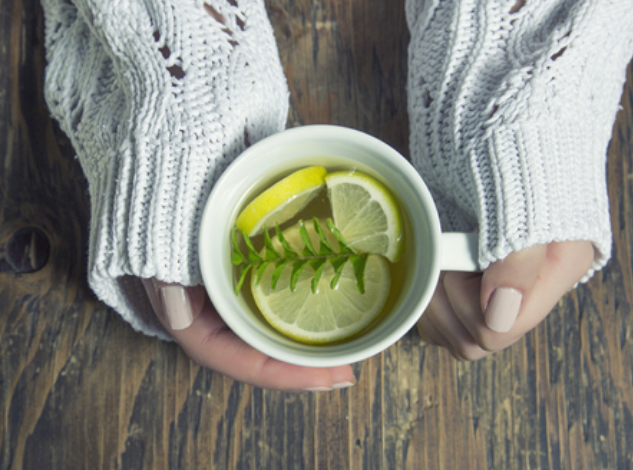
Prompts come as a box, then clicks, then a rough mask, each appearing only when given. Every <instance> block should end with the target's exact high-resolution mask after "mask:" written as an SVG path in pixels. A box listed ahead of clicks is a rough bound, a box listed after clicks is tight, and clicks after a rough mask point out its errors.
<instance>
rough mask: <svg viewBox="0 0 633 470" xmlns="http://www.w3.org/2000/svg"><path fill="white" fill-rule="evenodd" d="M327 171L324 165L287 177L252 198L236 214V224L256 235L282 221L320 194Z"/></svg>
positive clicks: (250, 234)
mask: <svg viewBox="0 0 633 470" xmlns="http://www.w3.org/2000/svg"><path fill="white" fill-rule="evenodd" d="M326 173H327V171H326V169H325V168H323V167H322V166H312V167H308V168H303V169H302V170H298V171H295V172H294V173H292V174H290V175H288V176H286V177H285V178H284V179H282V180H280V181H278V182H277V183H275V184H274V185H272V186H271V187H270V188H268V189H267V190H266V191H264V192H263V193H261V194H260V195H259V196H257V197H256V198H255V199H253V200H252V201H251V202H250V204H248V205H247V206H246V207H245V208H244V210H243V211H242V212H241V213H240V215H239V216H238V217H237V220H236V221H235V225H236V226H237V228H238V229H240V230H241V231H243V232H245V233H246V234H247V235H248V236H249V237H253V236H255V235H257V234H259V233H261V232H262V231H263V228H264V227H274V226H275V224H280V225H281V224H283V223H284V222H286V221H287V220H290V219H291V218H292V217H294V216H295V215H296V214H297V213H299V212H300V211H301V210H302V209H303V208H304V207H305V206H307V205H308V204H309V203H310V201H312V199H314V198H315V197H316V196H317V195H318V194H319V192H320V191H321V189H322V188H323V185H324V183H325V180H324V177H325V175H326Z"/></svg>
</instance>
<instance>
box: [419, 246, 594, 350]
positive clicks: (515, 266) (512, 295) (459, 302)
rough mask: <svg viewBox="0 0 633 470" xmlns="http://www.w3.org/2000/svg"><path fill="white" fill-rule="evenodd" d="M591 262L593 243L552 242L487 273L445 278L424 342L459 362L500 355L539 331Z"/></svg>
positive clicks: (423, 321)
mask: <svg viewBox="0 0 633 470" xmlns="http://www.w3.org/2000/svg"><path fill="white" fill-rule="evenodd" d="M593 259H594V248H593V245H592V244H591V243H590V242H587V241H573V242H571V241H568V242H559V243H557V242H552V243H549V244H548V245H536V246H533V247H531V248H527V249H525V250H522V251H519V252H516V253H512V254H510V255H509V256H508V257H507V258H505V259H504V260H501V261H497V262H495V263H493V264H491V265H490V266H489V267H488V269H486V270H485V271H484V272H483V273H462V272H445V273H442V275H441V276H440V281H439V283H438V285H437V288H436V290H435V294H434V296H433V299H432V300H431V303H430V304H429V307H428V308H427V310H426V312H425V313H424V315H422V317H421V318H420V320H419V321H418V324H417V328H418V332H419V333H420V337H421V338H422V339H423V340H424V341H426V342H427V343H430V344H435V345H438V346H443V347H445V348H447V349H448V350H449V351H450V352H451V354H452V355H453V356H454V357H455V358H457V359H459V360H466V361H474V360H478V359H481V358H483V357H485V356H488V355H490V354H492V353H494V352H496V351H500V350H502V349H504V348H506V347H508V346H510V345H511V344H513V343H514V342H516V341H517V340H518V339H520V338H521V337H522V336H523V335H525V334H526V333H527V332H528V331H530V330H531V329H532V328H534V327H535V326H536V325H538V324H539V323H540V322H541V321H542V320H543V319H544V318H545V317H546V316H547V315H548V313H549V312H550V311H551V310H552V308H553V307H554V306H555V305H556V303H557V302H558V300H559V299H560V298H561V297H562V296H563V295H564V294H565V293H567V292H568V291H569V290H570V289H571V288H572V287H573V286H574V285H575V284H576V283H577V282H578V281H579V280H580V279H581V278H582V277H583V276H584V275H585V274H586V273H587V271H588V270H589V268H590V267H591V265H592V263H593Z"/></svg>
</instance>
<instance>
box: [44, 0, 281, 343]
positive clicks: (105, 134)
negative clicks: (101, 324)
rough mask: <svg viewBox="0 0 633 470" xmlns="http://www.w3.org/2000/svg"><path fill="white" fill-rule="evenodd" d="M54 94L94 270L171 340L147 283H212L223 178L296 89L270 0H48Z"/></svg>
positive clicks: (107, 294)
mask: <svg viewBox="0 0 633 470" xmlns="http://www.w3.org/2000/svg"><path fill="white" fill-rule="evenodd" d="M42 5H43V8H44V13H45V19H46V24H45V41H46V50H47V60H48V65H47V69H46V81H45V96H46V100H47V103H48V106H49V108H50V111H51V114H52V116H53V117H54V118H55V119H57V120H58V121H59V123H60V126H61V128H62V129H63V131H64V132H65V133H66V134H67V135H68V136H69V138H70V140H71V142H72V144H73V147H74V149H75V151H76V152H77V157H78V159H79V161H80V163H81V165H82V167H83V170H84V172H85V174H86V177H87V179H88V185H89V191H90V202H91V226H90V240H89V250H90V251H89V267H88V276H89V283H90V286H91V288H92V289H93V290H94V292H95V293H96V295H97V296H98V297H99V298H100V299H101V300H103V301H104V302H105V303H107V304H108V305H109V306H111V307H112V308H114V309H115V310H116V311H118V312H119V313H120V314H121V315H122V316H123V318H124V319H125V320H127V321H128V322H129V323H130V324H131V325H132V326H133V327H134V328H135V329H137V330H139V331H142V332H144V333H146V334H149V335H156V336H159V337H161V338H164V339H167V338H168V336H167V334H166V332H165V331H164V329H163V328H162V327H161V326H160V324H159V323H158V321H157V320H156V318H155V315H154V314H153V312H152V310H151V307H150V305H149V302H148V300H147V295H146V293H145V291H144V289H143V287H142V285H141V283H140V280H139V278H150V277H156V278H157V279H160V280H162V281H165V282H175V283H181V284H183V285H195V284H199V283H201V276H200V272H199V268H198V254H197V238H198V236H197V231H198V226H199V221H200V217H201V215H202V210H203V207H204V204H205V202H206V199H207V196H208V194H209V192H210V190H211V188H212V186H213V183H214V181H215V180H216V179H217V177H218V176H219V175H220V174H221V172H222V171H223V169H224V168H225V167H226V166H227V165H228V164H229V163H230V162H231V161H232V160H233V159H234V158H235V157H236V156H237V155H239V154H240V153H241V152H242V151H243V150H244V148H245V147H246V146H247V145H249V144H250V143H254V142H256V141H257V140H259V139H261V138H263V137H265V136H267V135H270V134H273V133H275V132H278V131H280V130H282V129H283V128H284V126H285V122H286V117H287V113H288V90H287V85H286V81H285V78H284V75H283V71H282V68H281V64H280V60H279V54H278V51H277V48H276V45H275V41H274V37H273V33H272V28H271V25H270V23H269V21H268V19H267V16H266V11H265V8H264V2H263V0H205V1H204V2H203V1H200V0H119V1H116V2H111V1H102V0H73V1H72V2H69V1H67V0H42Z"/></svg>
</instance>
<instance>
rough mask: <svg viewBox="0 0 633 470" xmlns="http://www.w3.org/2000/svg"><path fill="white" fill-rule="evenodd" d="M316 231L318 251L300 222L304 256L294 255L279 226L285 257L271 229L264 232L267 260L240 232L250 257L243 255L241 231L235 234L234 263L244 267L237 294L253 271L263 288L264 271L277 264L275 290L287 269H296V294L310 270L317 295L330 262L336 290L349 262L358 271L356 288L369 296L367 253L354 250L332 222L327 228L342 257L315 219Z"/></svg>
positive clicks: (292, 278) (293, 281)
mask: <svg viewBox="0 0 633 470" xmlns="http://www.w3.org/2000/svg"><path fill="white" fill-rule="evenodd" d="M313 224H314V230H315V232H316V233H317V234H318V236H319V247H318V249H316V248H315V247H314V245H313V243H312V240H310V235H309V234H308V231H307V229H306V227H305V223H304V222H303V220H301V221H299V233H300V235H301V239H302V241H303V243H304V247H303V249H302V250H301V253H297V252H296V251H294V250H293V249H292V248H291V247H290V245H289V244H288V241H287V240H286V239H285V238H284V236H283V234H282V233H281V229H280V228H279V225H276V226H275V233H276V235H277V239H278V240H279V243H280V244H281V247H282V248H283V253H280V252H279V251H278V250H277V249H275V247H274V245H273V243H272V240H271V238H270V234H269V233H268V229H267V228H264V253H263V257H262V256H261V255H260V254H259V253H258V252H257V250H255V247H254V246H253V243H252V242H251V239H250V237H249V236H248V235H247V234H246V233H244V232H242V231H240V232H241V233H242V236H243V237H244V242H245V243H246V248H247V253H246V254H244V253H242V250H241V249H240V246H239V243H238V241H237V230H238V229H237V228H236V229H234V230H233V253H232V257H231V261H232V262H233V264H234V265H236V266H240V273H239V278H238V281H237V284H236V285H235V294H239V292H240V290H241V289H242V285H243V284H244V281H245V280H246V275H247V274H248V273H249V272H250V271H251V269H252V270H253V271H254V275H255V276H256V277H255V284H256V285H257V284H259V283H260V282H261V280H262V276H263V275H264V271H265V270H266V268H267V267H268V266H270V265H271V264H273V265H274V266H275V270H274V271H273V275H272V279H271V287H272V288H273V289H274V288H275V287H276V286H277V282H278V281H279V277H280V276H281V273H282V272H283V270H284V269H285V268H286V266H292V273H291V274H290V290H291V291H293V292H294V291H295V289H296V287H297V282H298V281H299V276H300V275H301V273H302V272H303V270H304V269H305V267H306V266H309V267H310V268H311V269H312V270H313V271H314V277H313V278H312V285H311V288H312V292H313V293H315V292H316V288H317V285H318V284H319V280H320V279H321V276H322V274H323V270H324V269H325V266H326V264H327V263H328V262H329V263H330V264H331V265H332V267H333V268H334V277H333V278H332V281H331V282H330V288H332V289H334V288H335V287H336V285H337V284H338V281H339V279H340V277H341V274H342V273H343V268H344V267H345V264H347V262H348V261H349V262H350V263H352V267H353V268H354V276H355V277H356V286H357V288H358V291H359V292H360V293H361V294H364V293H365V267H366V265H367V256H368V254H367V253H359V252H357V251H356V250H355V249H354V248H352V247H351V246H349V245H348V244H347V242H346V241H345V239H344V238H343V235H342V234H341V232H340V231H339V230H338V229H337V228H336V227H335V226H334V223H333V222H332V220H331V219H330V220H328V224H327V228H328V229H329V230H330V232H332V234H334V236H335V237H336V239H337V240H338V244H339V251H338V253H337V252H336V250H334V248H332V245H331V244H330V243H329V242H328V240H327V238H326V236H325V233H324V232H323V228H322V227H321V225H320V224H319V221H318V220H317V218H316V217H315V218H314V219H313Z"/></svg>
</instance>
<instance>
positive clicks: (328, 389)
mask: <svg viewBox="0 0 633 470" xmlns="http://www.w3.org/2000/svg"><path fill="white" fill-rule="evenodd" d="M304 391H305V392H331V391H332V389H331V388H328V387H310V388H306V389H304Z"/></svg>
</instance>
